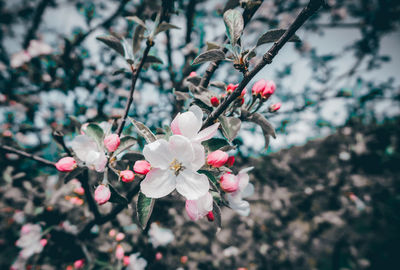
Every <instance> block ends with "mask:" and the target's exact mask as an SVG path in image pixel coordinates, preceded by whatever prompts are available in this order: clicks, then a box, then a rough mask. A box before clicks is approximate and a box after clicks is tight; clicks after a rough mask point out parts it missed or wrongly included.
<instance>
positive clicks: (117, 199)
mask: <svg viewBox="0 0 400 270" xmlns="http://www.w3.org/2000/svg"><path fill="white" fill-rule="evenodd" d="M108 187H109V188H110V191H111V197H110V199H109V200H108V201H109V202H112V203H118V204H128V200H127V199H126V198H125V197H124V196H122V195H121V194H119V193H118V191H116V190H115V188H114V187H113V186H112V185H110V184H108Z"/></svg>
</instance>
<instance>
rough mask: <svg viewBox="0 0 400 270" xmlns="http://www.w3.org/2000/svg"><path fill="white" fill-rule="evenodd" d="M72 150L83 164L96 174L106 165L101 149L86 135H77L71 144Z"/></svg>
mask: <svg viewBox="0 0 400 270" xmlns="http://www.w3.org/2000/svg"><path fill="white" fill-rule="evenodd" d="M71 147H72V150H73V151H74V152H75V154H76V156H77V157H78V158H79V159H80V160H82V161H83V162H85V164H86V165H87V166H88V167H89V168H91V169H95V170H96V171H98V172H103V171H104V168H105V166H106V164H107V157H106V155H105V154H104V151H103V149H101V147H100V146H99V145H97V143H96V142H95V141H94V140H93V139H92V138H90V137H89V136H87V135H78V136H76V137H75V138H74V140H73V141H72V142H71Z"/></svg>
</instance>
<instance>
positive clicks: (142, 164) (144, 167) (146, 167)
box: [133, 160, 151, 174]
mask: <svg viewBox="0 0 400 270" xmlns="http://www.w3.org/2000/svg"><path fill="white" fill-rule="evenodd" d="M150 168H151V165H150V163H148V162H147V161H146V160H138V161H136V162H135V164H134V165H133V170H134V171H135V173H138V174H147V173H148V172H149V171H150Z"/></svg>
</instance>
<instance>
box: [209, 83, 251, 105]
mask: <svg viewBox="0 0 400 270" xmlns="http://www.w3.org/2000/svg"><path fill="white" fill-rule="evenodd" d="M238 86H239V84H233V83H230V84H228V86H227V87H226V92H225V93H223V94H222V95H221V97H220V98H218V97H216V96H212V97H211V98H210V103H211V105H212V106H213V107H218V106H219V104H220V102H221V101H222V100H223V99H224V98H225V97H226V96H229V95H230V94H232V93H233V91H235V90H236V88H238ZM246 92H247V89H246V88H244V89H243V90H242V92H241V93H240V96H239V97H238V98H237V101H236V102H237V103H238V104H237V105H239V106H242V105H243V103H244V95H245V94H246Z"/></svg>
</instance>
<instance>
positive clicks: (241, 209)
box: [226, 194, 250, 216]
mask: <svg viewBox="0 0 400 270" xmlns="http://www.w3.org/2000/svg"><path fill="white" fill-rule="evenodd" d="M238 195H239V194H237V195H233V194H227V195H226V199H227V200H228V202H229V206H230V207H231V208H232V209H233V210H235V211H236V212H237V213H238V214H239V215H242V216H248V215H249V214H250V204H249V202H247V201H244V200H242V198H241V196H240V195H239V196H238Z"/></svg>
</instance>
